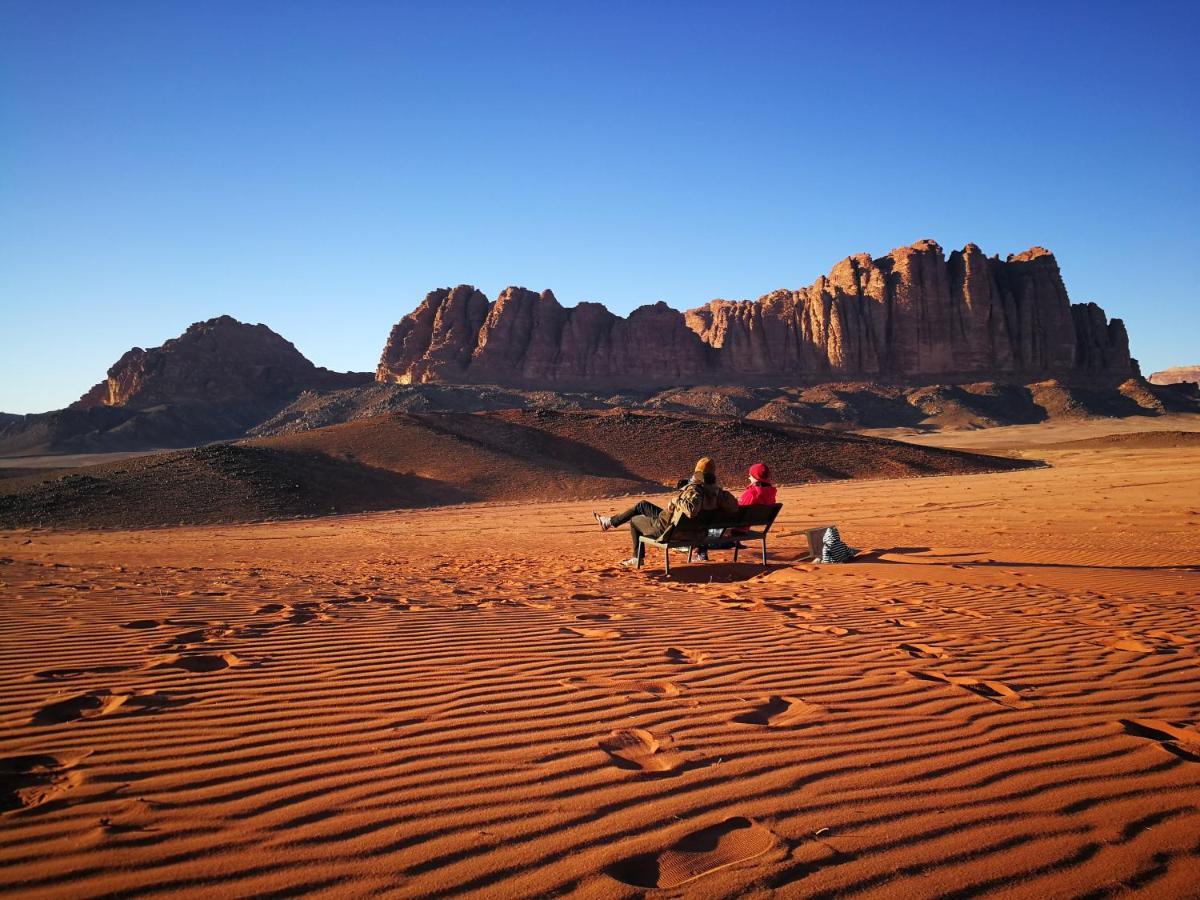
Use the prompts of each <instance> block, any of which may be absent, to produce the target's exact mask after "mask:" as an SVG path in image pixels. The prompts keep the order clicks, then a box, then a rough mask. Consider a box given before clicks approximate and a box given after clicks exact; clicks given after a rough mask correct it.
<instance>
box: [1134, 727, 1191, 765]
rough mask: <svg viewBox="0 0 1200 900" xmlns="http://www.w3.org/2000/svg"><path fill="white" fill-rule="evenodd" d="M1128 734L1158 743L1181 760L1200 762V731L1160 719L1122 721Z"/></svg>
mask: <svg viewBox="0 0 1200 900" xmlns="http://www.w3.org/2000/svg"><path fill="white" fill-rule="evenodd" d="M1120 721H1121V725H1122V727H1124V729H1125V731H1126V733H1127V734H1133V735H1137V736H1138V737H1142V738H1150V740H1153V741H1158V742H1159V744H1161V745H1162V747H1163V749H1164V750H1167V751H1168V752H1170V753H1174V754H1175V755H1176V756H1178V757H1180V758H1181V759H1186V760H1189V761H1191V762H1200V731H1198V730H1197V729H1195V728H1191V727H1189V726H1187V725H1180V724H1176V723H1174V722H1164V721H1161V720H1159V719H1121V720H1120Z"/></svg>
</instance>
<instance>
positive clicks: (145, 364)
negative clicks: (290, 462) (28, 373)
mask: <svg viewBox="0 0 1200 900" xmlns="http://www.w3.org/2000/svg"><path fill="white" fill-rule="evenodd" d="M369 383H371V376H370V375H368V374H366V373H354V372H349V373H340V372H330V371H329V370H327V369H321V368H318V367H317V366H314V365H313V364H312V363H311V362H309V361H308V360H307V359H305V358H304V356H303V355H302V354H301V353H300V351H299V350H297V349H296V348H295V347H294V346H293V345H292V344H291V343H290V342H289V341H286V340H284V339H283V338H282V337H280V336H279V335H278V334H276V333H275V332H274V331H272V330H271V329H270V328H268V327H267V326H266V325H247V324H244V323H242V322H239V321H237V320H236V319H232V318H230V317H229V316H221V317H219V318H216V319H209V320H208V321H206V322H197V323H196V324H195V325H192V326H191V327H190V328H188V329H187V331H185V332H184V333H183V334H182V335H180V336H179V337H177V338H173V339H172V340H169V341H167V342H166V343H164V344H163V345H162V346H161V347H153V348H151V349H149V350H143V349H142V348H141V347H134V348H133V349H132V350H130V351H129V352H127V353H125V354H124V355H123V356H122V357H121V358H120V359H119V360H117V362H116V363H115V364H114V365H113V366H112V368H110V369H109V370H108V376H107V377H106V378H105V380H104V381H102V382H100V383H99V384H97V385H96V386H95V387H93V388H92V389H91V390H89V391H88V392H87V393H86V394H84V395H83V396H82V397H81V398H80V399H79V400H77V401H76V402H75V403H73V404H71V405H70V406H69V407H67V408H66V409H60V410H55V411H53V412H47V413H38V414H35V415H28V416H20V417H13V418H11V419H2V420H0V453H10V454H16V453H20V454H28V453H53V452H72V453H78V452H91V451H112V450H142V449H148V448H160V447H187V446H192V445H195V444H203V443H206V442H208V441H213V440H221V439H225V438H233V437H240V436H241V435H242V434H244V433H245V431H246V429H248V428H250V427H252V426H253V425H255V424H257V423H259V422H261V421H263V420H264V419H267V418H269V417H271V416H273V415H275V413H277V412H278V411H279V409H280V408H281V407H283V406H285V405H286V404H287V403H289V402H290V401H292V400H293V399H295V398H296V396H297V395H299V394H300V393H302V392H303V391H308V390H327V389H332V388H352V387H355V386H358V385H364V384H369Z"/></svg>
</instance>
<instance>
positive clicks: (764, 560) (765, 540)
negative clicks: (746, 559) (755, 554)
mask: <svg viewBox="0 0 1200 900" xmlns="http://www.w3.org/2000/svg"><path fill="white" fill-rule="evenodd" d="M762 542H763V568H764V569H765V568H766V567H767V539H766V538H765V537H764V538H763V539H762Z"/></svg>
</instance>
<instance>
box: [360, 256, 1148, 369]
mask: <svg viewBox="0 0 1200 900" xmlns="http://www.w3.org/2000/svg"><path fill="white" fill-rule="evenodd" d="M1139 374H1140V371H1139V369H1138V366H1137V362H1136V360H1134V359H1132V358H1131V357H1130V355H1129V338H1128V334H1127V332H1126V330H1125V325H1124V323H1123V322H1122V321H1121V320H1120V319H1112V320H1111V321H1110V320H1109V319H1108V318H1107V316H1106V315H1105V313H1104V311H1103V310H1102V309H1101V308H1100V307H1099V306H1096V305H1095V304H1094V303H1083V304H1071V303H1070V300H1069V297H1068V294H1067V290H1066V286H1065V285H1064V283H1063V280H1062V276H1061V273H1060V271H1059V268H1058V263H1057V260H1056V259H1055V257H1054V254H1053V253H1051V252H1050V251H1049V250H1046V249H1045V248H1043V247H1033V248H1030V249H1029V250H1026V251H1024V252H1022V253H1018V254H1011V255H1009V256H1008V257H1007V259H1005V260H1003V261H1001V260H1000V259H999V257H998V256H991V257H989V256H986V255H984V253H983V251H982V250H981V249H980V248H979V247H978V246H977V245H975V244H967V245H966V246H965V247H964V248H963V249H962V250H961V251H959V250H956V251H953V252H952V253H951V254H950V255H949V256H948V257H947V256H945V255H944V253H943V250H942V248H941V246H940V245H939V244H937V242H935V241H932V240H921V241H918V242H916V243H914V244H912V245H910V246H908V247H901V248H897V249H895V250H892V251H891V252H890V253H888V254H886V255H884V256H882V257H878V258H872V257H870V256H869V255H867V254H865V253H862V254H857V255H855V256H849V257H846V258H845V259H843V260H842V261H841V262H839V263H838V264H837V265H835V266H834V267H833V269H832V270H831V272H830V273H829V274H828V275H826V276H821V277H820V278H818V279H817V280H816V281H815V282H814V283H813V284H812V285H811V286H809V287H807V288H800V289H798V290H786V289H785V290H778V291H772V292H771V293H768V294H765V295H764V296H762V297H760V298H758V299H757V300H738V301H731V300H712V301H709V302H708V303H706V304H704V305H702V306H698V307H695V308H693V309H689V310H684V311H678V310H675V309H673V308H672V307H669V306H667V305H666V304H665V303H663V302H661V301H660V302H658V303H654V304H648V305H644V306H641V307H638V308H637V309H635V310H633V311H632V312H631V313H630V314H629V315H628V316H624V317H622V316H618V315H616V314H614V313H611V312H609V311H608V309H607V308H605V307H604V306H603V305H601V304H598V303H592V302H582V303H579V304H577V305H576V306H573V307H564V306H562V305H561V304H560V303H559V302H558V300H557V298H556V297H555V296H554V293H553V292H552V291H549V290H545V291H542V292H541V293H535V292H533V291H530V290H527V289H526V288H522V287H509V288H506V289H505V290H504V291H502V292H501V293H500V295H499V296H498V297H497V298H496V300H495V301H489V300H488V299H487V297H486V296H485V295H484V294H483V293H482V292H481V291H479V290H477V289H476V288H474V287H473V286H471V285H465V284H463V285H458V286H457V287H454V288H442V289H439V290H436V291H432V292H430V293H429V294H427V295H426V297H425V299H424V300H423V301H422V302H421V303H420V304H419V305H418V307H417V308H416V309H415V310H414V311H413V312H411V313H409V314H407V315H405V316H404V317H403V318H401V320H400V321H399V322H398V323H397V324H396V325H395V326H394V327H393V328H392V331H391V333H390V334H389V336H388V341H387V343H386V344H385V346H384V349H383V353H382V355H381V357H380V362H379V365H378V367H377V369H376V380H378V381H391V382H396V383H400V384H421V383H434V382H442V383H463V384H494V385H503V386H511V387H523V388H529V387H548V388H554V389H568V390H576V389H596V388H602V389H610V388H627V387H655V386H658V387H668V386H677V385H680V384H694V385H699V384H714V385H720V384H742V385H766V384H784V383H787V384H795V383H819V382H821V381H828V380H845V379H851V378H859V379H871V380H881V381H888V382H905V381H912V380H926V381H928V380H929V379H931V378H939V379H941V380H946V381H979V380H985V379H987V380H1001V379H1003V380H1011V379H1022V380H1025V381H1026V382H1028V381H1032V380H1037V379H1038V378H1045V377H1096V376H1099V377H1114V376H1123V377H1129V376H1138V375H1139Z"/></svg>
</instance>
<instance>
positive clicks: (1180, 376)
mask: <svg viewBox="0 0 1200 900" xmlns="http://www.w3.org/2000/svg"><path fill="white" fill-rule="evenodd" d="M1149 381H1150V383H1151V384H1183V383H1184V382H1195V383H1200V366H1172V367H1171V368H1169V369H1163V370H1162V371H1161V372H1155V373H1154V374H1153V375H1151V376H1150V378H1149Z"/></svg>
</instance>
